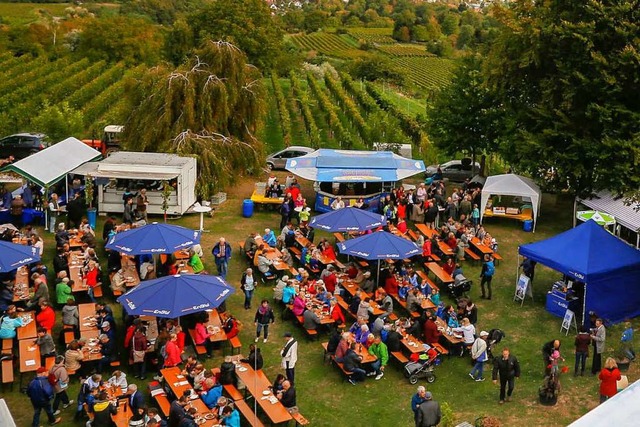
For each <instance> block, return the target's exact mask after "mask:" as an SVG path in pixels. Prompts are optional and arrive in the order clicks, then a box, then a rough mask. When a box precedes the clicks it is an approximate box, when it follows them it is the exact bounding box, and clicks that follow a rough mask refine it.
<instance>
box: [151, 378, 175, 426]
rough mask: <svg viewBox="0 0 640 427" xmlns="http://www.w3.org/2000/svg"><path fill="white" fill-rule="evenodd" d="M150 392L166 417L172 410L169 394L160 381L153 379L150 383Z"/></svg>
mask: <svg viewBox="0 0 640 427" xmlns="http://www.w3.org/2000/svg"><path fill="white" fill-rule="evenodd" d="M149 394H151V397H152V398H153V399H154V400H155V401H156V403H157V404H158V408H159V409H160V412H162V414H163V415H164V416H165V417H168V416H169V412H170V411H171V402H169V399H168V398H167V394H166V393H165V391H164V389H163V388H162V386H161V385H160V383H159V382H158V381H152V382H150V383H149Z"/></svg>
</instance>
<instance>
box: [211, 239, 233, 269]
mask: <svg viewBox="0 0 640 427" xmlns="http://www.w3.org/2000/svg"><path fill="white" fill-rule="evenodd" d="M211 253H212V254H213V258H214V259H215V261H216V268H217V269H218V276H220V277H222V278H223V279H225V278H226V277H227V271H228V269H229V259H230V258H231V245H228V244H227V241H226V240H225V238H224V237H221V238H220V241H219V242H218V243H216V244H215V246H214V247H213V250H212V251H211Z"/></svg>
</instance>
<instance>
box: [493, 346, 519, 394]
mask: <svg viewBox="0 0 640 427" xmlns="http://www.w3.org/2000/svg"><path fill="white" fill-rule="evenodd" d="M498 375H500V403H504V402H505V389H506V387H507V383H508V384H509V389H508V390H507V394H506V400H507V402H509V401H510V400H511V394H512V393H513V388H514V387H515V379H516V378H520V363H519V362H518V359H516V357H515V356H513V355H511V354H510V353H509V349H508V348H506V347H505V348H504V349H503V350H502V356H501V357H497V358H495V359H493V375H492V378H493V383H494V384H497V383H498Z"/></svg>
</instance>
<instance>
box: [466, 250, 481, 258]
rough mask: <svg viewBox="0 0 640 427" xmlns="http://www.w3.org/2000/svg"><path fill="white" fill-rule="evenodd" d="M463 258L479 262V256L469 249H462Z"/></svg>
mask: <svg viewBox="0 0 640 427" xmlns="http://www.w3.org/2000/svg"><path fill="white" fill-rule="evenodd" d="M464 256H465V257H468V258H471V260H472V261H480V255H478V254H477V253H475V252H474V251H472V250H471V249H470V248H464Z"/></svg>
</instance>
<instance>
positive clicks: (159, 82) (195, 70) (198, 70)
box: [123, 41, 265, 197]
mask: <svg viewBox="0 0 640 427" xmlns="http://www.w3.org/2000/svg"><path fill="white" fill-rule="evenodd" d="M260 79H261V75H260V73H259V72H258V71H257V70H256V68H255V67H253V66H251V65H248V64H247V63H246V56H245V55H244V53H242V51H241V50H240V49H238V48H237V47H236V46H233V45H232V44H230V43H227V42H213V41H207V42H205V43H204V45H203V47H202V48H201V49H199V50H198V51H196V52H195V54H194V55H193V56H192V57H191V58H190V59H189V60H188V61H187V62H186V63H185V64H184V65H182V66H180V67H178V68H177V69H175V70H173V71H171V70H168V69H165V68H162V67H156V68H154V69H152V70H151V71H150V72H149V73H148V74H147V75H146V76H145V77H144V79H143V80H142V81H138V82H135V84H131V85H130V86H131V87H130V88H128V89H129V90H128V91H127V93H128V100H129V102H130V103H131V104H132V113H131V116H130V118H129V120H128V122H127V123H126V126H125V135H124V137H123V140H124V141H126V143H125V148H126V149H129V150H136V151H156V152H169V153H177V154H180V155H185V156H194V157H196V158H197V159H198V170H199V179H198V180H197V183H196V191H197V193H198V194H200V195H202V196H203V197H208V196H209V195H211V194H212V192H214V191H216V190H218V189H220V188H222V187H223V186H224V185H226V184H229V183H230V182H232V181H233V179H234V178H235V177H237V176H239V175H242V174H243V173H251V172H256V171H257V170H259V168H260V166H261V164H262V161H263V160H264V159H263V157H264V153H263V150H262V143H261V142H260V141H258V140H257V139H256V138H255V137H254V134H255V130H256V128H257V126H258V124H259V122H260V119H261V116H262V114H263V112H264V95H265V94H264V88H263V86H262V84H261V83H260Z"/></svg>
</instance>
